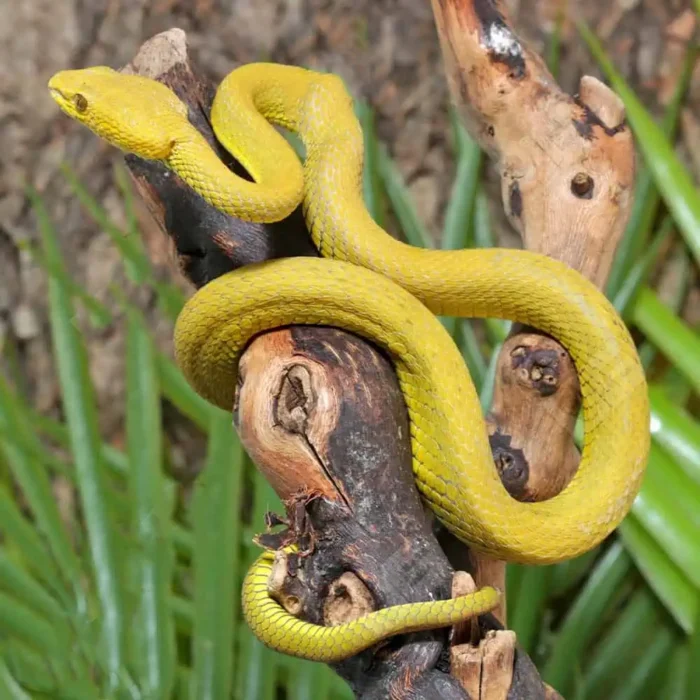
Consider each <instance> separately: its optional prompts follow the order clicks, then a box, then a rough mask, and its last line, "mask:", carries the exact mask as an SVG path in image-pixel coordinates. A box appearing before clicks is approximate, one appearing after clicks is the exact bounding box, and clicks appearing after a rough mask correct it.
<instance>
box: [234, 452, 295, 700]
mask: <svg viewBox="0 0 700 700" xmlns="http://www.w3.org/2000/svg"><path fill="white" fill-rule="evenodd" d="M246 462H247V467H248V471H249V472H252V477H253V479H252V482H253V509H252V514H251V517H252V522H251V524H252V526H253V529H254V531H255V532H262V531H263V524H264V517H265V513H267V512H268V511H277V512H280V511H279V508H281V505H282V504H281V503H280V500H279V498H278V496H277V494H276V493H275V492H274V490H273V489H272V487H271V486H270V484H269V483H268V482H267V481H266V480H265V477H264V476H263V475H262V474H261V473H260V471H259V470H258V469H256V468H255V467H254V466H253V464H252V463H251V462H250V460H246ZM259 554H260V550H259V549H258V548H257V547H250V548H248V551H247V552H246V556H245V558H244V565H245V567H246V569H247V568H248V567H249V566H250V565H251V564H252V563H253V561H254V560H255V559H256V558H257V557H258V556H259ZM238 658H239V661H238V668H240V669H241V671H242V673H241V675H240V676H239V679H238V691H239V696H240V697H241V698H256V700H274V699H275V689H276V685H277V677H278V673H279V666H281V665H282V664H283V663H284V661H285V658H284V657H283V656H281V655H280V654H279V653H278V652H275V651H272V650H271V649H268V648H267V647H266V646H264V645H263V644H262V643H261V642H259V641H258V640H257V639H256V638H255V637H254V636H253V634H252V632H250V630H249V628H248V627H247V625H245V624H244V625H243V628H242V631H241V635H240V649H239V657H238Z"/></svg>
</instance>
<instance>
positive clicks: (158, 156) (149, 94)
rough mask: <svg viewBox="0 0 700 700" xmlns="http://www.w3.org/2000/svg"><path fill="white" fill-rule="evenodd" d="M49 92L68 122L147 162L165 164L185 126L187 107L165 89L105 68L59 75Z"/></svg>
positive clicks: (66, 71) (142, 79)
mask: <svg viewBox="0 0 700 700" xmlns="http://www.w3.org/2000/svg"><path fill="white" fill-rule="evenodd" d="M48 87H49V92H50V93H51V97H53V99H54V100H55V101H56V103H57V104H58V106H59V107H60V108H61V110H62V111H63V112H65V113H66V114H67V115H68V116H69V117H72V118H73V119H75V120H76V121H79V122H80V123H81V124H84V125H85V126H87V127H88V129H90V130H91V131H93V132H94V133H95V134H97V135H98V136H99V137H101V138H103V139H104V140H105V141H107V142H108V143H110V144H111V145H113V146H116V147H117V148H119V149H120V150H122V151H125V152H127V153H134V154H135V155H137V156H140V157H141V158H145V159H147V160H165V159H166V158H168V156H169V155H170V152H171V150H172V147H173V143H174V141H175V138H176V136H177V133H178V129H181V128H182V125H183V124H185V123H186V122H187V107H186V106H185V105H184V104H183V103H182V102H181V101H180V100H179V99H178V98H177V96H176V95H175V93H174V92H172V91H171V90H170V89H169V88H168V87H166V86H165V85H163V84H162V83H159V82H157V81H156V80H152V79H150V78H145V77H143V76H140V75H127V74H125V73H119V72H118V71H115V70H113V69H112V68H108V67H106V66H95V67H92V68H83V69H80V70H65V71H60V72H58V73H56V74H55V75H54V76H53V77H52V78H51V80H49V84H48Z"/></svg>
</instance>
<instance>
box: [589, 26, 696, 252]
mask: <svg viewBox="0 0 700 700" xmlns="http://www.w3.org/2000/svg"><path fill="white" fill-rule="evenodd" d="M578 27H579V31H580V33H581V36H582V37H583V39H584V41H585V42H586V44H587V45H588V48H589V49H590V51H591V53H592V54H593V56H594V57H595V59H596V61H597V62H598V65H599V66H600V67H601V69H602V70H603V72H604V73H605V75H606V76H607V78H608V80H609V81H610V84H611V86H612V88H613V90H615V92H616V93H617V94H618V95H619V97H620V99H621V100H622V102H623V103H624V105H625V110H626V112H627V119H628V120H629V123H630V125H631V127H632V129H633V131H634V132H635V135H636V137H637V145H638V146H639V148H640V150H641V152H642V154H643V156H644V159H645V161H646V163H647V165H648V166H649V169H650V170H651V172H652V174H653V175H654V180H655V182H656V186H657V187H658V189H659V191H660V192H661V195H662V196H663V198H664V201H665V202H666V206H667V207H668V209H669V211H670V212H671V214H672V215H673V218H674V219H675V221H676V224H677V225H678V228H679V230H680V231H681V233H682V234H683V237H684V238H685V241H686V243H687V244H688V247H689V248H690V250H691V251H692V253H693V255H694V256H695V259H696V260H697V261H698V262H700V193H699V192H698V188H697V186H696V185H695V184H694V183H693V180H692V178H691V176H690V173H689V172H688V171H687V170H686V169H685V168H684V167H683V164H682V163H681V162H680V160H679V158H678V156H677V155H676V153H675V151H674V150H673V146H672V144H671V142H670V141H669V139H668V138H667V137H666V135H665V134H664V132H663V130H662V129H661V127H660V126H659V125H658V124H657V123H656V122H655V121H654V119H653V117H652V116H651V115H650V114H649V113H648V112H647V110H646V109H645V108H644V106H643V105H642V103H641V102H640V100H639V98H638V97H637V96H636V95H635V94H634V92H633V91H632V90H631V89H630V87H629V86H628V85H627V83H626V82H625V80H624V79H623V77H622V75H621V74H620V73H619V72H618V71H617V70H616V69H615V67H614V66H613V64H612V62H611V61H610V59H609V58H608V57H607V56H606V55H605V51H604V50H603V47H602V44H601V43H600V41H599V40H598V38H597V37H596V36H595V35H594V34H593V32H591V30H590V29H589V28H588V26H586V25H585V24H584V23H583V22H579V23H578Z"/></svg>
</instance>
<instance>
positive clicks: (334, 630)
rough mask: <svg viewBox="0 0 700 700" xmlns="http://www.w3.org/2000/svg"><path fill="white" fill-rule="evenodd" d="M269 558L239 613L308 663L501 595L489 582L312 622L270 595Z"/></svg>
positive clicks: (427, 625) (350, 652) (447, 619)
mask: <svg viewBox="0 0 700 700" xmlns="http://www.w3.org/2000/svg"><path fill="white" fill-rule="evenodd" d="M273 561H274V555H273V554H272V553H271V552H265V553H264V554H263V555H262V556H261V557H259V558H258V559H257V561H256V562H255V563H254V564H253V566H252V567H251V568H250V571H248V573H247V574H246V578H245V581H244V583H243V596H242V598H243V606H242V607H243V615H244V617H245V619H246V621H247V622H248V625H249V626H250V628H251V630H252V632H253V634H255V636H256V637H257V638H258V639H260V640H261V641H262V642H263V643H264V644H266V645H267V646H269V647H270V648H272V649H276V650H277V651H281V652H283V653H286V654H289V653H292V654H293V655H294V656H298V657H301V658H303V659H309V660H311V661H322V662H324V663H329V664H330V663H335V662H337V661H342V660H343V659H347V658H349V657H350V656H354V655H355V654H358V653H359V652H361V651H364V650H365V649H369V648H370V647H372V646H374V645H375V644H377V642H380V641H382V640H383V639H386V638H387V637H390V636H392V635H394V634H407V633H409V632H417V631H419V630H429V629H435V628H436V627H449V626H450V625H455V624H457V623H458V622H462V621H464V620H466V619H468V618H470V617H474V616H475V615H482V614H484V613H486V612H488V611H489V610H491V609H493V608H494V607H495V606H496V605H497V603H498V601H499V599H500V593H499V592H498V591H497V590H496V589H495V588H491V587H490V586H487V587H485V588H482V589H480V590H478V591H476V592H475V593H470V594H469V595H464V596H461V597H459V598H450V599H448V600H435V601H432V602H426V603H406V604H404V605H394V606H392V607H390V608H383V609H381V610H377V611H376V612H373V613H369V614H368V615H363V616H362V617H358V618H356V619H355V620H353V621H352V622H348V623H345V624H342V625H337V626H334V627H323V626H322V625H310V624H309V623H308V622H304V621H303V620H299V619H298V618H296V617H293V616H292V615H290V614H289V613H288V612H287V611H286V610H285V609H284V608H283V607H282V606H281V605H280V604H279V603H278V602H277V601H275V600H273V599H272V598H271V597H270V596H269V595H268V589H267V582H268V581H269V579H270V573H271V572H272V563H273ZM290 650H291V652H290Z"/></svg>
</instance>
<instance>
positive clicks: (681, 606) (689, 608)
mask: <svg viewBox="0 0 700 700" xmlns="http://www.w3.org/2000/svg"><path fill="white" fill-rule="evenodd" d="M618 532H619V533H620V535H621V537H622V540H623V542H624V543H625V548H626V549H627V551H628V552H629V553H630V555H631V556H632V558H633V559H634V563H635V564H636V565H637V568H638V569H639V570H640V571H641V573H642V575H643V576H644V578H645V579H646V580H647V583H648V584H649V586H650V587H651V588H652V590H653V591H654V592H655V593H656V595H657V596H658V598H659V600H660V601H661V602H662V603H663V604H664V605H665V606H666V609H667V610H668V611H669V612H670V613H671V615H672V616H673V617H674V618H675V620H676V622H678V624H679V625H680V626H681V627H682V628H683V629H684V630H685V631H686V632H688V633H690V632H691V631H692V629H693V625H694V624H695V617H696V614H697V609H698V599H697V598H698V596H697V590H696V589H695V588H694V587H693V585H692V584H691V583H690V581H688V579H687V578H686V577H685V576H684V575H683V572H682V571H681V570H680V569H679V568H678V566H676V565H675V564H674V563H673V562H672V561H671V559H670V558H669V557H668V555H667V554H666V552H664V550H663V549H662V548H661V546H660V545H659V544H658V543H657V542H656V540H655V539H654V538H653V537H652V536H651V534H650V533H648V532H647V531H646V530H645V529H644V527H643V526H642V524H641V523H640V522H639V520H638V519H637V518H636V516H635V515H634V513H631V514H630V515H628V516H627V517H626V518H625V519H624V520H623V521H622V523H620V527H619V528H618Z"/></svg>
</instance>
